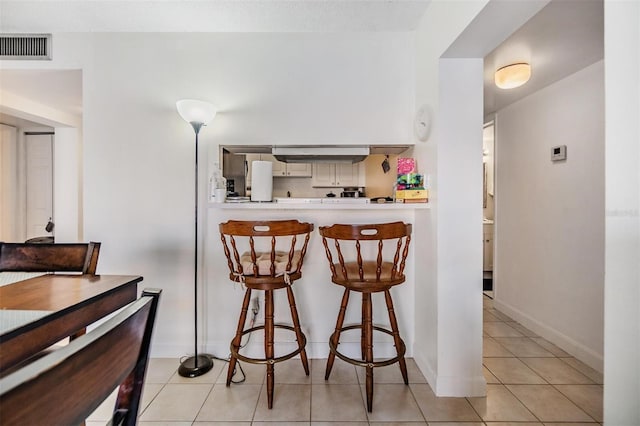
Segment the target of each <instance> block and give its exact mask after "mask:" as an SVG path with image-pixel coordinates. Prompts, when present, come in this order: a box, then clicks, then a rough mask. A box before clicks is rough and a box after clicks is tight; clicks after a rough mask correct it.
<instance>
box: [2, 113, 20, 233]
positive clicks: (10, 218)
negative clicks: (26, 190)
mask: <svg viewBox="0 0 640 426" xmlns="http://www.w3.org/2000/svg"><path fill="white" fill-rule="evenodd" d="M17 135H18V134H17V130H16V128H15V127H12V126H7V125H5V124H0V241H7V242H13V241H17V238H18V232H17V224H18V222H17V219H18V214H17V212H18V197H17V193H18V192H17V188H18V166H17V164H18V154H17V152H18V137H17Z"/></svg>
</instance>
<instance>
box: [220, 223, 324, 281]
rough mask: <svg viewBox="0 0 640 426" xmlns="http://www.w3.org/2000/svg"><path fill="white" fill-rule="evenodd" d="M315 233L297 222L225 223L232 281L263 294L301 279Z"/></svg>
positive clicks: (223, 235)
mask: <svg viewBox="0 0 640 426" xmlns="http://www.w3.org/2000/svg"><path fill="white" fill-rule="evenodd" d="M311 232H313V224H312V223H303V222H299V221H297V220H276V221H238V220H230V221H228V222H225V223H221V224H220V238H221V240H222V245H223V249H224V253H225V255H226V256H227V264H228V266H229V279H230V280H232V281H235V282H242V283H244V284H245V285H246V286H247V287H250V288H254V289H259V290H268V289H276V288H282V287H284V286H286V285H288V284H289V283H290V282H291V281H294V280H297V279H299V278H300V277H301V276H302V273H301V269H302V263H303V261H304V256H305V254H306V252H307V245H308V243H309V237H310V235H311Z"/></svg>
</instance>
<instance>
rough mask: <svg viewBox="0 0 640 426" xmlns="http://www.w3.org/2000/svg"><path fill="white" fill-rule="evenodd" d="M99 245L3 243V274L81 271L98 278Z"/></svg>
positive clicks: (0, 269) (0, 267)
mask: <svg viewBox="0 0 640 426" xmlns="http://www.w3.org/2000/svg"><path fill="white" fill-rule="evenodd" d="M99 254H100V243H96V242H90V243H53V244H42V243H1V242H0V272H9V271H16V272H18V271H19V272H80V273H83V274H91V275H95V273H96V268H97V266H98V255H99Z"/></svg>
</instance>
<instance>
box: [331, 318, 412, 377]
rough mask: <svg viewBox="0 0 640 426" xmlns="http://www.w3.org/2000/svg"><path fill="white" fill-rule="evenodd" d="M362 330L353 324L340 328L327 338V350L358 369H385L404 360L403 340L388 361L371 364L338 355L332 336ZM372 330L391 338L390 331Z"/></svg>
mask: <svg viewBox="0 0 640 426" xmlns="http://www.w3.org/2000/svg"><path fill="white" fill-rule="evenodd" d="M358 328H359V329H362V324H354V325H348V326H345V327H342V328H341V329H340V330H339V331H334V332H333V334H331V337H330V338H329V349H330V350H331V352H332V353H334V354H335V355H336V356H337V357H338V358H340V359H341V360H343V361H345V362H348V363H349V364H352V365H358V366H360V367H369V366H371V367H374V368H375V367H385V366H387V365H391V364H395V363H396V362H398V361H400V359H402V358H404V354H405V352H406V351H407V347H406V346H405V344H404V340H402V339H400V347H399V348H396V350H397V352H398V355H396V356H395V357H393V358H389V359H384V360H379V361H373V362H366V361H364V360H361V359H355V358H351V357H348V356H346V355H344V354H342V353H340V351H338V348H337V346H336V345H334V344H333V340H334V335H335V334H336V333H340V334H342V332H344V331H347V330H355V329H358ZM373 329H374V330H375V331H380V332H382V333H386V334H388V335H390V336H393V332H392V331H391V330H387V329H386V328H382V327H378V326H375V325H374V326H373ZM339 344H340V342H338V345H339Z"/></svg>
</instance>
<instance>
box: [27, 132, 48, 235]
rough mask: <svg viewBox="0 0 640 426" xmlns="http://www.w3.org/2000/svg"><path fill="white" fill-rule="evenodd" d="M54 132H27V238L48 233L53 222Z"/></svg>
mask: <svg viewBox="0 0 640 426" xmlns="http://www.w3.org/2000/svg"><path fill="white" fill-rule="evenodd" d="M53 135H54V134H53V132H25V133H24V152H25V195H26V196H25V199H26V204H25V212H26V224H25V232H26V235H25V239H32V238H41V237H45V236H48V234H49V231H50V229H49V223H50V222H51V223H53V222H52V220H53V143H54V141H53Z"/></svg>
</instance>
